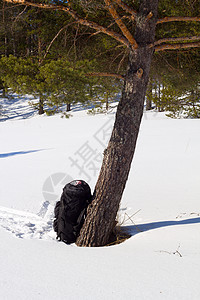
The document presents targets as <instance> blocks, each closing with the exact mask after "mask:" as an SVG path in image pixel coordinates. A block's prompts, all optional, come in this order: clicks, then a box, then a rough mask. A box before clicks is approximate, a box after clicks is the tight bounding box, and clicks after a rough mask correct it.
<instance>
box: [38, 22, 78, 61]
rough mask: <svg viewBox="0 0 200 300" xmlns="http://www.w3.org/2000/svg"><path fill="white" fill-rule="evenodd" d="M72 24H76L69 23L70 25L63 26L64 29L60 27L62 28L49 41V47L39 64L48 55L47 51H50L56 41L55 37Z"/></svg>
mask: <svg viewBox="0 0 200 300" xmlns="http://www.w3.org/2000/svg"><path fill="white" fill-rule="evenodd" d="M74 23H76V22H72V23H70V24H67V25H65V26H64V27H62V28H61V29H60V30H59V31H58V32H57V33H56V35H55V36H54V38H53V39H52V40H51V42H50V44H49V46H48V47H47V50H46V52H45V54H44V56H43V59H42V60H41V61H40V63H42V62H43V60H44V59H45V58H46V56H47V54H48V52H49V50H50V48H51V46H52V44H53V42H54V41H55V40H56V39H57V37H58V36H59V35H60V33H61V32H62V31H63V30H64V29H66V28H67V27H68V26H70V25H72V24H74Z"/></svg>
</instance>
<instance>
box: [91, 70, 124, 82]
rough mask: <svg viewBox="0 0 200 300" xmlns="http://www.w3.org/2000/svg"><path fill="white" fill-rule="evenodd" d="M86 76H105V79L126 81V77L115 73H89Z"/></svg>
mask: <svg viewBox="0 0 200 300" xmlns="http://www.w3.org/2000/svg"><path fill="white" fill-rule="evenodd" d="M86 76H103V77H114V78H118V79H123V80H124V76H123V75H120V74H115V73H105V72H100V73H95V72H93V73H88V74H86Z"/></svg>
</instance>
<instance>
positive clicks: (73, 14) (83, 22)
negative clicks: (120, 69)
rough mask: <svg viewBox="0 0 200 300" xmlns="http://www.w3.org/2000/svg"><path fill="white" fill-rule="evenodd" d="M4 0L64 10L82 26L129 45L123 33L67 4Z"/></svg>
mask: <svg viewBox="0 0 200 300" xmlns="http://www.w3.org/2000/svg"><path fill="white" fill-rule="evenodd" d="M5 1H6V2H9V3H20V4H22V5H28V6H33V7H38V8H42V9H51V10H59V11H64V12H66V13H68V14H69V15H70V16H71V17H72V18H74V19H75V21H77V22H78V23H79V24H81V25H84V26H88V27H90V28H92V29H94V30H97V31H100V32H102V33H105V34H107V35H109V36H111V37H113V38H114V39H116V40H117V41H118V42H120V43H122V44H124V45H125V46H126V47H129V45H130V44H129V41H128V40H127V39H126V37H124V36H123V35H121V34H119V33H117V32H115V31H113V30H110V29H108V28H106V27H103V26H101V25H99V24H97V23H95V22H92V21H89V20H87V19H84V18H82V17H80V16H79V15H78V14H77V13H76V12H75V11H73V10H72V9H71V8H70V7H69V6H68V7H67V6H61V5H55V4H44V3H42V4H41V3H33V2H30V1H26V0H5Z"/></svg>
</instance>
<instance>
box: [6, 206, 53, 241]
mask: <svg viewBox="0 0 200 300" xmlns="http://www.w3.org/2000/svg"><path fill="white" fill-rule="evenodd" d="M52 223H53V209H51V211H50V212H49V213H48V215H47V216H46V217H45V218H44V217H41V216H38V215H36V214H33V213H29V212H25V211H19V210H16V209H11V208H7V207H2V206H0V226H1V227H3V228H4V229H6V230H7V231H9V232H11V233H12V234H14V235H15V236H16V237H18V238H24V239H45V240H52V239H55V233H54V231H53V228H52Z"/></svg>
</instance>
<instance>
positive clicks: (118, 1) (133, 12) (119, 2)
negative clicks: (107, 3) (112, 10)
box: [113, 0, 137, 19]
mask: <svg viewBox="0 0 200 300" xmlns="http://www.w3.org/2000/svg"><path fill="white" fill-rule="evenodd" d="M113 2H115V3H117V4H118V5H119V6H120V7H121V8H122V9H123V10H124V11H126V12H127V13H129V14H131V15H132V16H133V19H134V18H135V17H136V16H137V11H135V10H134V9H132V8H131V7H130V6H128V5H127V4H125V3H124V2H123V1H121V0H113Z"/></svg>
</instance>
